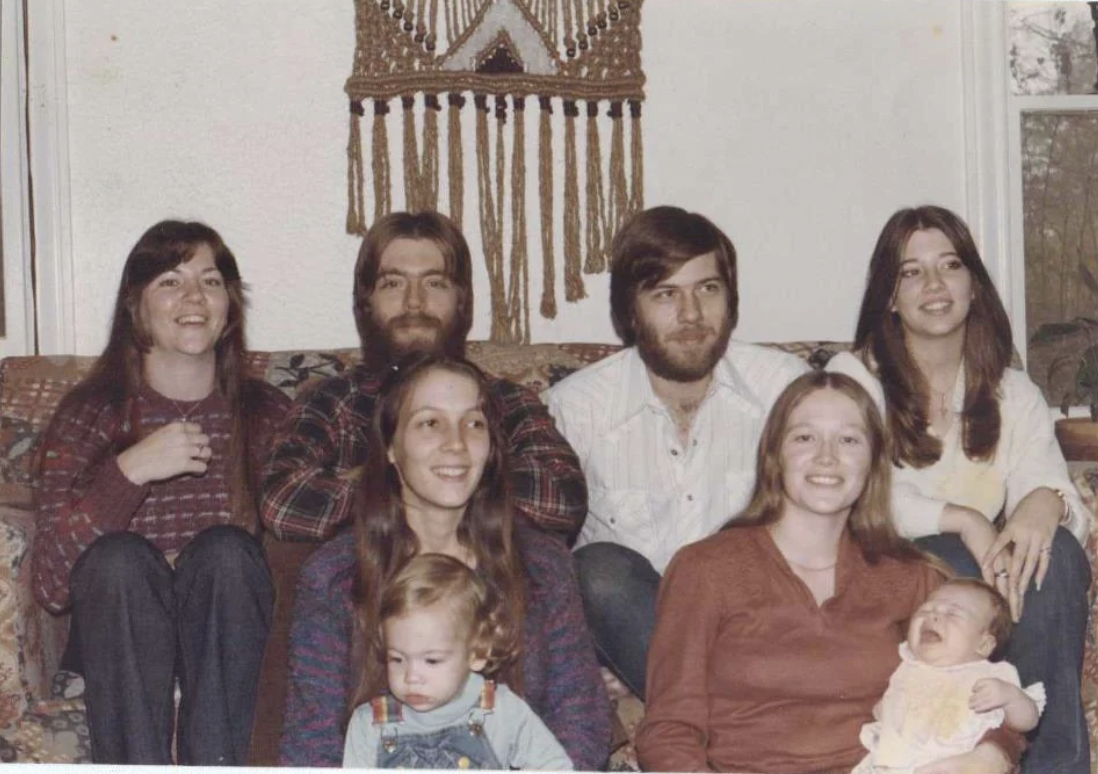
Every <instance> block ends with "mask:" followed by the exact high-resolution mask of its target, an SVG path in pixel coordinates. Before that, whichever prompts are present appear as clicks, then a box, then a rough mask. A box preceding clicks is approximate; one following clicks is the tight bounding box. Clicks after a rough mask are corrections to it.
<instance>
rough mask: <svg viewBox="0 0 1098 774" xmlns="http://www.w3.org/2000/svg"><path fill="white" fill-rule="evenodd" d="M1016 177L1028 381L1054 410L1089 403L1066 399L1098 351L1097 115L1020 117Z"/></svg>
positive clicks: (1034, 115)
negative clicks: (1086, 359)
mask: <svg viewBox="0 0 1098 774" xmlns="http://www.w3.org/2000/svg"><path fill="white" fill-rule="evenodd" d="M1022 175H1023V182H1022V185H1023V189H1022V207H1023V218H1024V221H1023V222H1024V228H1025V267H1026V274H1025V277H1026V279H1025V282H1026V284H1025V288H1026V340H1027V341H1029V342H1030V344H1029V347H1028V351H1027V358H1026V359H1027V365H1028V367H1029V373H1030V376H1031V377H1032V378H1033V380H1034V381H1035V382H1037V384H1038V385H1040V386H1041V388H1042V389H1043V390H1044V391H1045V396H1046V397H1047V398H1048V399H1049V401H1050V402H1051V403H1052V404H1054V405H1058V404H1060V403H1062V402H1063V401H1064V399H1065V397H1068V398H1069V400H1068V402H1069V403H1071V404H1080V403H1084V402H1089V401H1084V400H1083V399H1082V396H1072V395H1070V393H1071V392H1072V391H1073V387H1074V385H1075V383H1076V379H1077V376H1078V368H1079V364H1080V359H1081V358H1082V356H1083V353H1084V352H1085V351H1086V350H1087V349H1088V348H1089V347H1092V346H1095V345H1098V322H1094V323H1093V325H1092V324H1090V323H1088V322H1087V320H1088V319H1089V320H1092V321H1093V320H1095V319H1098V113H1086V112H1056V113H1049V112H1023V113H1022ZM1080 318H1084V319H1080ZM1095 355H1098V350H1095Z"/></svg>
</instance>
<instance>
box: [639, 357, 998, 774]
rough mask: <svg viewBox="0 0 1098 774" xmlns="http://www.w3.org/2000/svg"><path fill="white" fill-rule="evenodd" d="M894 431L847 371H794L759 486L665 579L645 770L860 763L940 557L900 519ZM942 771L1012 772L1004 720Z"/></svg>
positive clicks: (645, 732)
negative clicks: (910, 538)
mask: <svg viewBox="0 0 1098 774" xmlns="http://www.w3.org/2000/svg"><path fill="white" fill-rule="evenodd" d="M887 438H888V436H887V433H886V432H885V429H884V427H883V425H882V422H881V419H880V414H879V412H878V411H877V409H876V407H875V406H874V405H873V401H872V399H871V398H870V397H869V395H868V394H866V392H865V390H863V389H862V388H861V387H860V386H859V385H858V384H857V382H855V381H854V380H853V379H851V378H850V377H848V376H845V375H843V374H829V373H822V372H815V373H811V374H805V375H804V376H801V377H798V378H797V379H796V380H795V381H793V383H792V384H790V385H789V387H787V388H786V389H785V391H784V392H783V393H782V394H781V396H779V398H778V399H777V401H776V402H775V404H774V407H773V409H771V412H770V415H769V416H768V417H767V421H766V425H765V427H764V428H763V432H762V437H761V439H760V441H759V452H758V464H757V469H756V479H755V489H754V492H753V494H752V497H751V500H750V502H749V503H748V505H747V507H746V508H745V509H744V511H743V512H742V513H740V514H739V515H737V516H736V517H735V518H733V519H732V521H730V522H729V523H728V524H727V525H726V526H725V527H724V529H723V530H722V531H720V532H718V533H717V534H716V535H713V536H711V537H708V538H706V539H704V540H701V541H699V542H697V543H694V544H692V545H689V546H687V547H685V548H683V549H681V550H680V551H679V552H678V553H677V554H676V555H675V558H674V559H673V560H672V561H671V565H670V566H669V567H668V570H667V573H666V574H665V575H664V578H663V582H662V584H661V586H660V595H659V602H658V605H657V615H656V630H655V636H654V637H653V640H652V648H651V650H650V651H649V655H648V688H649V692H648V705H647V709H646V713H645V718H644V721H643V723H642V725H641V727H640V729H639V730H638V732H637V754H638V757H639V760H640V763H641V766H642V767H643V768H644V769H645V770H646V771H753V772H773V773H774V774H781V773H782V772H791V771H797V772H835V771H849V770H850V769H851V768H852V767H853V766H854V765H855V764H856V763H858V761H859V760H860V759H861V758H862V757H863V756H864V755H865V748H864V747H863V746H862V744H861V742H860V731H861V728H862V726H863V724H866V723H869V722H870V721H872V719H873V707H874V704H875V703H876V702H877V701H878V700H879V699H880V698H881V696H882V695H883V694H884V691H885V687H886V686H887V685H888V679H889V676H890V675H891V674H892V671H893V670H894V669H895V668H896V666H897V665H898V664H899V663H900V655H899V646H900V644H901V643H902V642H903V641H904V635H905V630H906V621H907V619H908V618H910V617H911V615H912V614H913V613H914V612H915V611H916V610H917V609H918V608H919V607H920V605H922V604H923V602H924V601H925V600H926V598H927V596H928V595H929V594H930V592H931V591H933V590H934V589H935V588H937V587H938V586H939V585H940V584H941V583H942V581H943V578H944V574H943V569H944V568H939V567H938V566H937V564H936V563H935V562H933V561H931V560H928V559H927V558H926V557H925V556H924V555H923V554H922V553H921V552H920V551H919V550H918V549H916V548H915V546H913V545H912V544H911V543H909V542H907V541H906V540H903V539H902V538H900V537H899V536H898V535H897V534H896V532H895V529H894V528H893V526H892V524H891V519H890V509H889V500H890V497H891V470H890V466H889V464H888V452H889V449H888V440H887ZM995 733H996V734H997V736H994V737H992V736H985V737H984V739H983V740H982V741H981V742H980V743H979V744H978V745H977V746H976V749H975V750H973V751H971V752H970V753H968V754H966V755H965V756H963V757H960V758H958V759H956V760H954V761H952V762H951V765H952V767H951V768H943V769H941V771H942V772H947V771H948V772H960V771H980V772H983V774H995V773H996V772H998V773H999V774H1005V772H1008V771H1010V770H1011V763H1010V760H1008V759H1009V758H1015V757H1016V756H1017V747H1018V745H1017V742H1018V741H1019V740H1018V739H1017V738H1013V737H1012V735H1011V733H999V732H995Z"/></svg>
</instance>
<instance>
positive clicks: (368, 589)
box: [347, 352, 525, 717]
mask: <svg viewBox="0 0 1098 774" xmlns="http://www.w3.org/2000/svg"><path fill="white" fill-rule="evenodd" d="M440 370H441V371H447V372H449V373H452V374H457V375H459V376H463V377H465V378H467V379H469V380H471V381H472V382H473V383H474V384H476V386H477V390H478V392H479V394H480V399H481V410H482V411H483V412H484V416H485V419H486V421H487V425H488V437H489V440H490V450H489V453H488V460H487V462H486V463H485V466H484V472H483V474H482V475H481V478H480V482H479V483H478V484H477V487H476V489H475V490H474V492H473V495H472V497H471V498H470V499H469V503H468V505H466V508H465V514H464V516H463V517H462V520H461V523H460V524H459V526H458V531H457V539H458V542H459V543H460V544H461V545H462V546H463V547H464V548H466V549H467V550H469V551H470V552H471V553H472V555H473V556H474V557H475V559H476V571H477V574H478V575H480V576H481V577H482V578H483V579H484V582H485V584H486V585H487V587H488V589H489V591H490V593H492V594H493V595H495V596H496V597H497V598H498V599H500V600H502V605H503V610H504V613H503V614H502V615H501V616H500V622H501V626H502V627H503V628H504V629H506V630H507V631H508V632H510V633H511V634H508V635H507V636H509V637H513V638H514V640H515V642H519V641H520V639H521V638H520V635H519V633H520V632H521V631H522V621H523V614H524V604H525V594H524V578H525V573H524V570H523V568H522V564H521V559H520V557H519V555H518V552H517V551H516V549H515V545H514V540H513V532H514V529H513V517H512V509H511V502H510V495H509V492H508V483H507V482H508V476H507V456H506V454H505V452H504V450H505V449H506V446H505V444H504V442H503V434H502V430H501V428H500V422H501V420H500V416H501V412H500V407H499V406H498V405H497V403H496V401H495V400H494V399H493V398H492V393H491V392H490V390H489V389H488V380H487V378H486V377H485V376H484V373H483V372H482V371H481V370H480V369H479V368H477V367H476V366H475V365H473V364H472V363H470V362H469V361H467V360H464V359H461V358H454V357H450V356H448V355H445V354H441V353H421V352H416V353H411V354H409V355H406V356H405V357H404V358H402V359H401V360H400V361H399V362H398V363H397V364H395V365H394V366H392V367H391V368H390V370H389V373H388V375H387V377H386V379H385V381H384V383H383V384H382V387H381V392H380V394H379V395H378V398H377V403H376V405H375V407H374V414H373V421H372V422H371V424H370V429H369V437H368V438H367V452H366V463H365V465H364V467H363V471H362V477H361V479H360V484H359V487H358V489H357V490H356V492H355V501H354V529H355V556H356V562H357V564H356V574H355V585H354V594H353V599H354V610H355V622H356V631H355V644H354V652H355V655H356V663H357V664H358V669H359V675H358V680H357V683H356V688H355V690H354V692H353V694H352V697H351V702H350V705H349V706H348V708H347V709H348V713H347V716H348V717H349V716H350V713H351V712H353V711H354V708H355V707H357V706H359V705H360V704H363V703H364V702H367V701H369V700H370V699H372V698H374V697H375V696H377V695H379V694H380V693H382V692H384V690H385V689H386V687H387V686H386V676H385V664H384V660H383V657H384V652H382V651H381V650H380V648H379V643H378V640H377V637H376V632H377V631H378V626H379V623H380V621H381V600H382V597H383V596H384V594H385V591H386V589H387V588H388V586H389V584H390V583H391V582H392V580H393V578H394V577H396V575H397V573H398V572H400V571H401V569H403V567H404V566H405V565H406V564H407V563H408V562H409V561H410V560H411V559H412V557H414V556H415V555H416V554H417V553H419V549H420V545H419V539H418V538H417V537H416V534H415V532H413V531H412V528H411V527H409V526H408V518H407V515H406V513H405V510H404V497H403V487H402V485H401V481H400V476H399V474H398V472H397V469H396V467H395V466H394V465H392V464H391V463H390V462H389V459H388V451H389V448H390V447H391V446H392V444H393V439H394V438H395V436H396V432H397V429H398V427H399V426H400V419H401V415H402V414H403V413H405V409H406V406H407V403H408V400H409V398H410V397H411V394H412V391H413V390H414V389H415V387H416V385H417V384H419V382H420V380H422V379H423V378H424V377H425V376H426V375H427V374H429V373H431V372H432V371H440ZM520 650H521V648H520V647H516V648H514V651H513V653H511V654H510V658H509V659H508V660H506V661H505V662H504V663H501V664H500V665H499V667H498V673H499V676H500V679H501V680H502V681H503V682H505V683H506V684H507V685H508V686H509V687H511V689H512V690H515V691H516V692H519V693H521V691H522V674H521V669H520V655H521V654H520Z"/></svg>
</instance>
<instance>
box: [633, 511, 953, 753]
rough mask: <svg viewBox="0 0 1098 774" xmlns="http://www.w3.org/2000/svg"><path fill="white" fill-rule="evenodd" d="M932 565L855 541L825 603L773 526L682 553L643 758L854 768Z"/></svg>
mask: <svg viewBox="0 0 1098 774" xmlns="http://www.w3.org/2000/svg"><path fill="white" fill-rule="evenodd" d="M941 580H942V579H941V576H939V575H938V573H937V571H935V570H934V569H933V568H932V567H931V566H930V565H928V564H923V563H921V562H911V563H904V562H900V561H897V560H894V559H881V560H880V561H879V562H878V563H877V564H876V565H870V564H869V563H867V562H866V560H865V558H864V557H863V556H862V554H861V552H860V550H859V549H858V548H857V547H856V546H855V545H854V543H852V542H851V541H850V540H849V538H844V540H843V543H842V545H841V547H840V550H839V560H838V564H837V566H836V570H835V595H834V596H833V597H831V598H830V599H828V600H827V601H825V602H824V603H823V604H822V605H817V603H816V601H815V599H814V598H813V596H812V593H811V592H810V591H809V589H808V587H807V586H806V585H805V584H804V583H803V582H802V581H801V580H800V579H799V578H798V577H797V576H796V575H795V574H794V573H793V571H792V569H790V567H789V565H788V564H787V563H786V562H785V560H784V558H783V557H782V555H781V553H780V552H779V551H778V548H777V546H776V545H775V544H774V541H773V540H772V539H771V537H770V534H769V532H768V531H767V530H766V529H765V528H763V527H741V528H734V529H730V530H726V531H724V532H719V533H717V534H716V535H713V536H712V537H709V538H706V539H705V540H702V541H700V542H698V543H694V544H692V545H690V546H687V547H686V548H684V549H682V550H681V551H680V552H679V553H678V554H677V555H676V557H675V559H674V560H673V561H672V563H671V565H670V567H669V568H668V570H667V573H666V575H665V576H664V578H663V582H662V584H661V586H660V594H659V602H658V607H657V619H656V630H655V634H654V636H653V639H652V645H651V649H650V650H649V654H648V706H647V713H646V716H645V720H644V723H643V724H642V726H641V727H640V729H639V731H638V734H637V753H638V757H639V759H640V763H641V765H642V766H643V767H644V768H645V769H646V770H648V771H740V772H742V771H751V772H761V773H763V774H769V773H770V772H774V773H775V774H777V773H780V772H791V771H797V772H805V773H806V774H807V772H836V771H849V770H850V769H851V767H853V766H854V765H855V764H856V763H857V762H858V761H859V760H860V759H861V758H862V757H863V756H864V755H865V749H864V748H863V747H862V746H861V744H860V742H859V741H858V733H859V731H860V729H861V727H862V724H863V723H867V722H870V721H872V719H873V717H872V710H873V705H874V704H875V703H876V702H877V700H878V699H880V698H881V695H882V694H883V693H884V691H885V688H886V687H887V685H888V678H889V675H891V674H892V672H893V670H894V669H895V668H896V666H897V664H898V663H899V656H898V655H897V646H898V645H899V643H900V642H901V641H902V640H903V638H904V634H905V631H906V623H907V619H908V618H909V617H910V616H911V614H912V613H913V612H914V611H915V609H916V608H918V607H919V605H921V604H922V602H923V600H925V599H926V597H927V595H928V594H929V593H930V592H931V591H932V590H933V589H935V588H936V587H937V586H938V585H939V584H940V583H941Z"/></svg>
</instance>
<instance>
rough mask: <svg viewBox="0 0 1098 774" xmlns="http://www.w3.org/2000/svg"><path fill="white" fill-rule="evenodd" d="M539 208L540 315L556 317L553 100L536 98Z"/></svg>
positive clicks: (550, 318) (549, 317)
mask: <svg viewBox="0 0 1098 774" xmlns="http://www.w3.org/2000/svg"><path fill="white" fill-rule="evenodd" d="M538 103H539V104H540V106H541V115H540V119H539V122H538V210H539V212H540V214H541V309H540V312H541V316H542V317H544V318H545V319H547V320H553V319H556V316H557V276H556V275H557V265H556V257H555V256H554V255H553V130H552V123H551V118H552V115H553V101H552V100H551V99H550V98H549V97H539V98H538Z"/></svg>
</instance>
